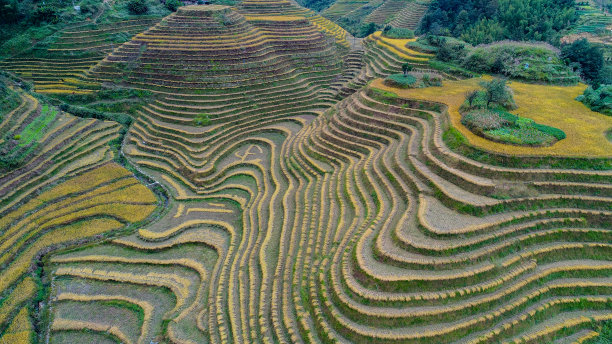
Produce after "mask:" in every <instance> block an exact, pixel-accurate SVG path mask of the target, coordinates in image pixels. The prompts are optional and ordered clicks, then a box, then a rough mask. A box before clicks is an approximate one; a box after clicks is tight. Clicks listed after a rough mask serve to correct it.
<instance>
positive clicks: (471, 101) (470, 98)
mask: <svg viewBox="0 0 612 344" xmlns="http://www.w3.org/2000/svg"><path fill="white" fill-rule="evenodd" d="M476 98H478V90H472V91H468V92H466V93H465V100H467V101H468V104H469V106H470V108H471V107H472V105H473V104H474V101H475V100H476Z"/></svg>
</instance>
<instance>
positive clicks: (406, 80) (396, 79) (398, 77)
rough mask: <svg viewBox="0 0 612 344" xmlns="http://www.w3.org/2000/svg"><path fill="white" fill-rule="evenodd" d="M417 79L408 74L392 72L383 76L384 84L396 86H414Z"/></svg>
mask: <svg viewBox="0 0 612 344" xmlns="http://www.w3.org/2000/svg"><path fill="white" fill-rule="evenodd" d="M416 83H417V79H416V78H415V77H414V76H412V75H410V74H392V75H389V76H388V77H387V78H385V84H386V85H387V86H391V87H397V88H414V87H416Z"/></svg>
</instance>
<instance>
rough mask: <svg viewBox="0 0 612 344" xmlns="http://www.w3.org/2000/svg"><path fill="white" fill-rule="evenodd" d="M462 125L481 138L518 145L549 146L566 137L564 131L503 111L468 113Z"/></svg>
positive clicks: (489, 110)
mask: <svg viewBox="0 0 612 344" xmlns="http://www.w3.org/2000/svg"><path fill="white" fill-rule="evenodd" d="M461 124H463V125H464V126H466V127H467V128H468V129H470V130H471V131H472V132H474V133H475V134H477V135H479V136H483V137H485V138H488V139H490V140H493V141H498V142H503V143H511V144H516V145H528V146H547V145H551V144H553V143H555V142H556V141H558V140H563V139H564V138H565V137H566V135H565V132H563V130H560V129H557V128H553V127H549V126H547V125H543V124H538V123H535V121H534V120H532V119H530V118H524V117H520V116H517V115H513V114H511V113H508V112H506V111H501V110H491V109H486V110H473V111H470V112H467V113H465V114H464V115H463V117H462V118H461Z"/></svg>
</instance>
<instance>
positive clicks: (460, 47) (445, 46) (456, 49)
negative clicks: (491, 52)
mask: <svg viewBox="0 0 612 344" xmlns="http://www.w3.org/2000/svg"><path fill="white" fill-rule="evenodd" d="M466 53H467V52H466V49H465V45H464V44H451V43H448V42H447V41H446V40H445V39H444V40H442V41H441V42H440V43H439V45H438V51H437V52H436V59H438V60H440V61H444V62H451V61H460V60H461V59H463V57H464V56H465V54H466Z"/></svg>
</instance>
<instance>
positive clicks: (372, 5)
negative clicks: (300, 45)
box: [321, 0, 431, 30]
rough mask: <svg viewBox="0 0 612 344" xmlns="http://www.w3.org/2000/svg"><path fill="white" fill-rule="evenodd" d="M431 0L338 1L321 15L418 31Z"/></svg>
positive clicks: (339, 20) (338, 20) (331, 18)
mask: <svg viewBox="0 0 612 344" xmlns="http://www.w3.org/2000/svg"><path fill="white" fill-rule="evenodd" d="M430 2H431V1H430V0H369V1H367V0H363V1H362V0H357V1H355V0H338V1H335V2H334V3H333V4H332V5H331V6H330V7H329V8H327V9H325V10H323V11H322V12H321V13H322V14H323V15H324V16H325V17H326V18H329V19H330V20H333V21H336V22H338V23H341V22H343V21H346V22H349V23H350V22H351V21H355V20H360V21H361V22H362V23H375V24H377V25H380V26H384V25H387V24H388V25H391V26H393V27H398V28H406V29H411V30H416V29H417V28H418V26H419V24H420V22H421V18H423V16H424V15H425V12H426V11H427V8H428V7H429V3H430Z"/></svg>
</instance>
